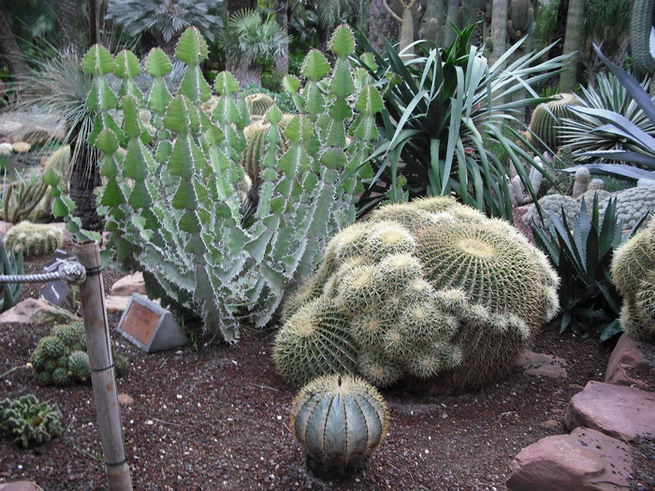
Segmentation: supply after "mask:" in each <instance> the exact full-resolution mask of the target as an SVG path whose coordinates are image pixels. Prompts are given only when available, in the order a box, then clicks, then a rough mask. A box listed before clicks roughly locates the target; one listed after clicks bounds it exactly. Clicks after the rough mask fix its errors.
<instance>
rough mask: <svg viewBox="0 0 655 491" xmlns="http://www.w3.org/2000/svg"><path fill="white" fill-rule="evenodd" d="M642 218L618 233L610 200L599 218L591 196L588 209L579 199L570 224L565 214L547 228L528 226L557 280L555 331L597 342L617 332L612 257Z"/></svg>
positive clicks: (617, 299) (617, 301)
mask: <svg viewBox="0 0 655 491" xmlns="http://www.w3.org/2000/svg"><path fill="white" fill-rule="evenodd" d="M645 218H646V217H643V218H642V219H641V221H639V222H638V223H637V225H635V227H634V228H633V229H632V230H631V231H630V233H628V234H623V226H622V223H621V221H620V220H618V219H617V214H616V201H615V200H614V199H610V201H609V202H608V204H607V207H606V208H605V212H604V214H603V215H602V216H601V211H600V209H599V205H598V197H597V196H596V197H595V198H594V201H593V202H592V203H591V204H590V205H589V206H588V205H587V202H586V200H583V201H582V205H581V207H580V214H579V215H578V217H576V218H574V219H573V220H571V221H569V220H567V218H566V216H565V214H563V215H562V218H561V219H560V218H559V217H558V216H557V215H554V214H551V215H550V221H551V222H550V223H551V226H550V227H549V228H548V229H544V228H542V227H539V226H537V225H535V224H533V225H532V231H533V233H534V238H535V242H536V244H537V246H538V247H539V248H540V249H542V250H543V251H544V252H545V253H546V254H547V255H548V257H549V259H550V260H551V262H552V263H553V266H554V267H555V269H556V271H557V273H558V275H559V276H560V278H561V283H560V287H559V290H558V295H559V299H560V307H561V309H562V310H561V312H560V314H559V315H558V316H557V318H555V319H554V320H553V321H552V323H553V324H554V325H558V327H559V329H560V332H563V331H566V330H571V331H573V332H575V333H576V334H578V335H580V336H582V337H584V338H586V337H590V336H593V337H597V338H599V339H600V341H607V340H608V339H610V338H612V337H613V336H615V335H616V334H618V333H620V332H621V327H620V324H619V320H618V319H619V315H620V313H621V296H620V295H619V293H618V292H617V290H616V288H615V286H614V284H613V283H612V280H611V277H610V267H611V264H612V257H613V255H614V251H615V250H616V249H617V248H618V247H619V245H621V244H622V243H623V242H625V241H626V240H627V239H628V238H630V237H631V236H632V234H633V233H634V232H635V231H636V230H637V229H638V228H639V227H640V226H641V224H642V223H643V222H644V220H645Z"/></svg>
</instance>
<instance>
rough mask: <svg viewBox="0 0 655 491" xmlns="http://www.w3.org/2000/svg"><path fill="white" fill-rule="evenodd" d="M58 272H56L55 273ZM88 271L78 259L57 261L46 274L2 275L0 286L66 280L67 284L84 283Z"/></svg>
mask: <svg viewBox="0 0 655 491" xmlns="http://www.w3.org/2000/svg"><path fill="white" fill-rule="evenodd" d="M55 270H56V271H55ZM86 275H87V271H86V268H85V267H84V266H82V265H81V264H80V263H79V262H78V261H77V259H57V260H56V261H55V263H54V264H53V265H52V266H49V267H48V268H47V269H46V273H41V274H26V275H18V274H12V275H0V284H3V283H47V282H49V281H55V280H64V281H66V282H67V283H75V284H79V283H84V280H86Z"/></svg>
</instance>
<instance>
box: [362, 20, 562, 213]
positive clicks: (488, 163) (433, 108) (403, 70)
mask: <svg viewBox="0 0 655 491" xmlns="http://www.w3.org/2000/svg"><path fill="white" fill-rule="evenodd" d="M472 32H473V26H469V27H467V28H466V29H464V30H461V31H459V30H457V36H456V39H455V41H454V42H453V43H452V44H451V45H450V46H448V47H447V48H445V49H441V48H440V49H431V50H429V51H427V55H426V56H415V57H412V58H406V57H403V59H401V58H400V57H399V56H398V53H397V52H396V51H395V50H394V49H393V48H392V47H391V45H389V44H387V45H386V57H383V56H381V55H379V54H376V55H375V56H374V57H371V56H366V57H362V60H361V63H362V66H365V67H367V68H368V69H369V71H370V74H371V76H372V77H373V78H374V79H376V80H377V82H378V83H379V84H380V85H381V86H383V90H382V91H383V93H384V97H385V99H384V100H385V110H384V111H383V113H382V116H381V118H379V122H380V126H381V133H382V137H383V139H384V140H386V141H384V142H383V143H382V145H380V147H379V149H378V151H377V152H376V153H375V154H374V155H373V164H374V167H375V168H376V170H377V174H376V177H375V179H374V180H373V183H372V184H371V186H370V187H369V189H368V190H367V193H366V194H365V195H364V196H363V198H362V201H361V202H360V205H361V208H360V212H362V213H364V212H366V211H367V210H368V209H370V208H371V207H373V206H376V205H377V204H378V203H379V202H380V201H381V200H382V199H384V197H385V195H386V196H387V197H390V198H391V199H393V200H396V201H397V200H401V199H404V198H406V197H409V198H414V197H420V196H435V195H449V194H451V193H455V194H456V195H457V196H458V197H459V198H460V200H461V201H462V202H464V203H466V204H468V205H471V206H473V207H475V208H477V209H479V210H481V211H483V212H485V213H486V214H488V215H490V216H503V217H505V218H508V219H510V220H511V217H512V205H511V201H510V192H509V188H508V179H507V168H506V164H507V163H506V162H502V161H501V160H500V158H499V157H498V156H497V155H496V154H495V153H494V152H493V151H492V150H491V149H490V148H491V146H490V143H497V144H498V145H500V146H501V147H502V148H503V149H504V150H505V151H506V153H507V154H508V155H509V158H510V159H511V161H512V163H513V164H514V166H515V167H516V169H517V172H518V173H519V175H520V176H521V177H522V179H523V180H524V182H525V185H526V188H527V189H528V190H529V191H530V192H531V193H532V194H534V190H533V189H532V185H531V184H530V182H529V180H528V178H527V175H526V171H525V170H524V169H523V165H522V160H523V161H527V162H529V163H532V162H533V160H532V157H531V156H530V155H529V154H528V153H527V152H526V151H525V149H524V148H522V146H521V145H519V143H517V142H519V141H520V142H521V143H522V145H526V146H528V147H529V146H530V145H529V144H528V142H527V141H526V140H525V138H524V137H523V136H522V135H521V134H520V133H519V132H518V131H517V130H516V129H514V128H513V127H512V126H513V125H516V126H518V125H519V123H518V121H517V119H516V118H515V116H514V115H516V114H518V113H519V111H520V110H521V109H522V108H524V107H527V106H531V105H536V104H538V103H539V102H541V101H542V100H543V99H539V98H537V97H536V92H535V91H534V90H533V89H532V88H531V87H532V85H534V84H536V83H538V82H540V81H542V80H544V79H546V78H548V77H551V76H553V75H555V74H557V73H558V71H559V69H560V68H561V64H562V57H557V58H554V59H551V60H549V61H546V62H541V63H539V62H538V60H539V59H540V58H541V57H542V55H543V54H544V53H545V52H547V50H548V49H549V47H547V48H545V49H544V50H542V51H540V52H538V53H534V54H533V53H529V54H526V55H524V56H521V57H519V58H518V59H516V60H515V61H511V62H510V60H511V58H512V55H513V54H514V52H515V51H516V49H518V47H519V46H520V44H521V43H517V44H515V45H514V46H513V47H512V48H511V49H510V50H508V51H507V52H506V53H505V54H504V55H503V56H502V57H501V58H500V59H499V60H498V61H497V62H496V63H494V64H493V65H492V66H489V63H488V61H487V59H486V58H485V57H484V55H483V53H482V50H481V49H479V48H477V47H475V46H471V45H470V42H469V41H470V37H471V34H472ZM360 42H362V45H363V46H364V47H365V49H369V48H370V47H368V48H367V46H366V44H364V43H365V41H364V40H360ZM373 58H374V60H373ZM524 89H525V90H527V91H528V92H529V93H530V94H531V96H532V97H528V98H519V99H517V100H514V101H511V102H507V101H510V100H511V97H509V96H511V95H512V94H515V93H517V92H519V91H522V90H524ZM503 129H505V131H506V132H507V133H509V137H508V136H506V135H505V134H503V131H502V130H503ZM399 180H400V181H401V182H402V181H406V184H407V194H406V195H405V196H403V193H401V192H399V189H398V186H397V184H398V183H399Z"/></svg>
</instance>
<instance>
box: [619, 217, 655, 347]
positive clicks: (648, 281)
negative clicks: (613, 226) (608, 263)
mask: <svg viewBox="0 0 655 491" xmlns="http://www.w3.org/2000/svg"><path fill="white" fill-rule="evenodd" d="M611 273H612V281H613V282H614V284H615V286H616V289H617V290H618V291H619V293H621V295H622V296H623V307H622V310H621V317H620V318H619V321H620V322H621V327H622V328H623V330H624V331H625V332H626V333H627V334H628V335H629V336H631V337H633V338H635V339H640V340H644V341H648V342H653V341H655V220H651V221H650V222H649V224H648V226H647V227H646V228H645V229H643V230H640V231H639V232H637V233H636V234H635V235H634V236H633V237H632V238H631V239H630V240H628V241H627V242H625V243H624V244H623V245H622V246H621V247H619V249H617V251H616V252H615V253H614V258H613V261H612V270H611Z"/></svg>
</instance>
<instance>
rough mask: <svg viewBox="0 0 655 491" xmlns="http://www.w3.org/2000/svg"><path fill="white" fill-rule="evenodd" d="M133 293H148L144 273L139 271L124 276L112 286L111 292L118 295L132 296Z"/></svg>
mask: <svg viewBox="0 0 655 491" xmlns="http://www.w3.org/2000/svg"><path fill="white" fill-rule="evenodd" d="M133 293H140V294H141V295H145V294H146V283H145V281H144V280H143V273H140V272H137V273H134V274H130V275H127V276H123V277H122V278H121V279H119V280H118V281H116V282H115V283H114V284H113V285H112V286H111V294H112V295H115V296H117V297H131V296H132V294H133Z"/></svg>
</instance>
